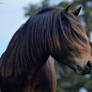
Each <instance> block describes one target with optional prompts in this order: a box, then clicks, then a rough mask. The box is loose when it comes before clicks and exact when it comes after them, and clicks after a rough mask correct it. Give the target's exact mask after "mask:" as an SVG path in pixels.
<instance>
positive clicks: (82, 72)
mask: <svg viewBox="0 0 92 92" xmlns="http://www.w3.org/2000/svg"><path fill="white" fill-rule="evenodd" d="M76 72H77V73H78V74H80V75H86V74H90V73H91V72H92V69H89V68H86V67H85V68H82V67H81V66H79V65H77V66H76Z"/></svg>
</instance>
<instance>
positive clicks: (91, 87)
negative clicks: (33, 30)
mask: <svg viewBox="0 0 92 92" xmlns="http://www.w3.org/2000/svg"><path fill="white" fill-rule="evenodd" d="M50 2H51V0H43V1H42V2H41V3H40V4H36V5H32V4H30V5H29V6H27V7H25V8H24V9H25V16H31V15H32V14H33V13H35V12H36V11H38V10H39V9H41V8H45V7H52V6H53V7H66V6H68V5H72V9H76V8H78V7H79V6H82V7H83V9H82V11H81V13H80V16H79V18H80V21H81V23H82V24H83V26H84V28H85V29H86V32H87V35H88V36H89V37H90V33H91V31H92V0H71V1H70V2H69V1H68V0H62V1H61V2H60V3H59V4H58V5H55V4H54V5H52V4H51V3H50ZM53 2H54V0H53ZM55 67H56V77H57V90H56V92H82V91H81V90H85V92H92V75H91V74H90V75H86V76H81V75H78V74H75V73H74V72H72V71H71V70H70V69H69V68H66V71H64V72H63V71H62V70H63V69H60V67H59V65H58V64H57V63H56V64H55Z"/></svg>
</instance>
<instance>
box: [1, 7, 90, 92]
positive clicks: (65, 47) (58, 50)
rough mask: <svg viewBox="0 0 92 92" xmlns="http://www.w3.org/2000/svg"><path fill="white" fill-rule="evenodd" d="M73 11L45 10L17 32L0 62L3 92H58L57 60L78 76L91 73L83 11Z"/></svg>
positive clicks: (37, 13)
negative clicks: (55, 66)
mask: <svg viewBox="0 0 92 92" xmlns="http://www.w3.org/2000/svg"><path fill="white" fill-rule="evenodd" d="M69 8H70V6H68V7H66V8H44V9H42V10H40V11H38V12H36V13H35V14H33V15H32V16H31V17H30V18H29V19H28V20H27V22H26V23H25V24H23V25H22V26H21V27H20V28H19V29H18V30H17V31H16V32H15V34H14V36H13V37H12V39H11V41H10V43H9V45H8V47H7V49H6V51H5V52H4V53H3V54H2V56H1V60H0V88H1V89H0V91H1V92H43V91H44V92H45V91H46V92H55V89H56V78H55V70H54V60H53V58H54V59H56V60H57V62H58V63H59V64H60V65H62V64H63V65H66V66H68V67H70V68H71V69H72V70H73V71H75V72H76V73H79V74H87V73H90V72H91V69H92V56H91V53H90V48H91V46H90V42H89V39H88V37H87V35H86V32H85V30H84V28H83V27H82V25H81V23H80V21H79V20H78V18H77V16H78V14H79V12H80V10H81V7H80V8H78V9H77V10H74V11H69ZM50 56H51V57H53V58H51V57H50Z"/></svg>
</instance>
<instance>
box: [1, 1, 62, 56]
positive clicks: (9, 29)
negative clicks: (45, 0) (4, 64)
mask: <svg viewBox="0 0 92 92" xmlns="http://www.w3.org/2000/svg"><path fill="white" fill-rule="evenodd" d="M41 1H42V0H0V56H1V55H2V53H3V52H4V51H5V49H6V48H7V45H8V43H9V41H10V39H11V38H12V36H13V34H14V33H15V31H16V30H17V29H18V28H19V27H20V26H21V25H22V24H23V23H25V21H26V20H27V18H25V17H24V13H25V11H24V9H23V8H24V7H27V6H28V5H29V4H39V3H40V2H41ZM60 1H61V0H54V2H53V0H51V3H58V2H60Z"/></svg>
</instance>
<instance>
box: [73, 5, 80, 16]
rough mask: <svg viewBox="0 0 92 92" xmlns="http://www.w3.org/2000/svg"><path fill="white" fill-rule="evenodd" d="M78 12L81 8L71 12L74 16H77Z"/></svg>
mask: <svg viewBox="0 0 92 92" xmlns="http://www.w3.org/2000/svg"><path fill="white" fill-rule="evenodd" d="M80 10H81V6H80V7H79V8H78V9H77V10H74V11H72V14H74V15H75V16H78V15H79V13H80Z"/></svg>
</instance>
